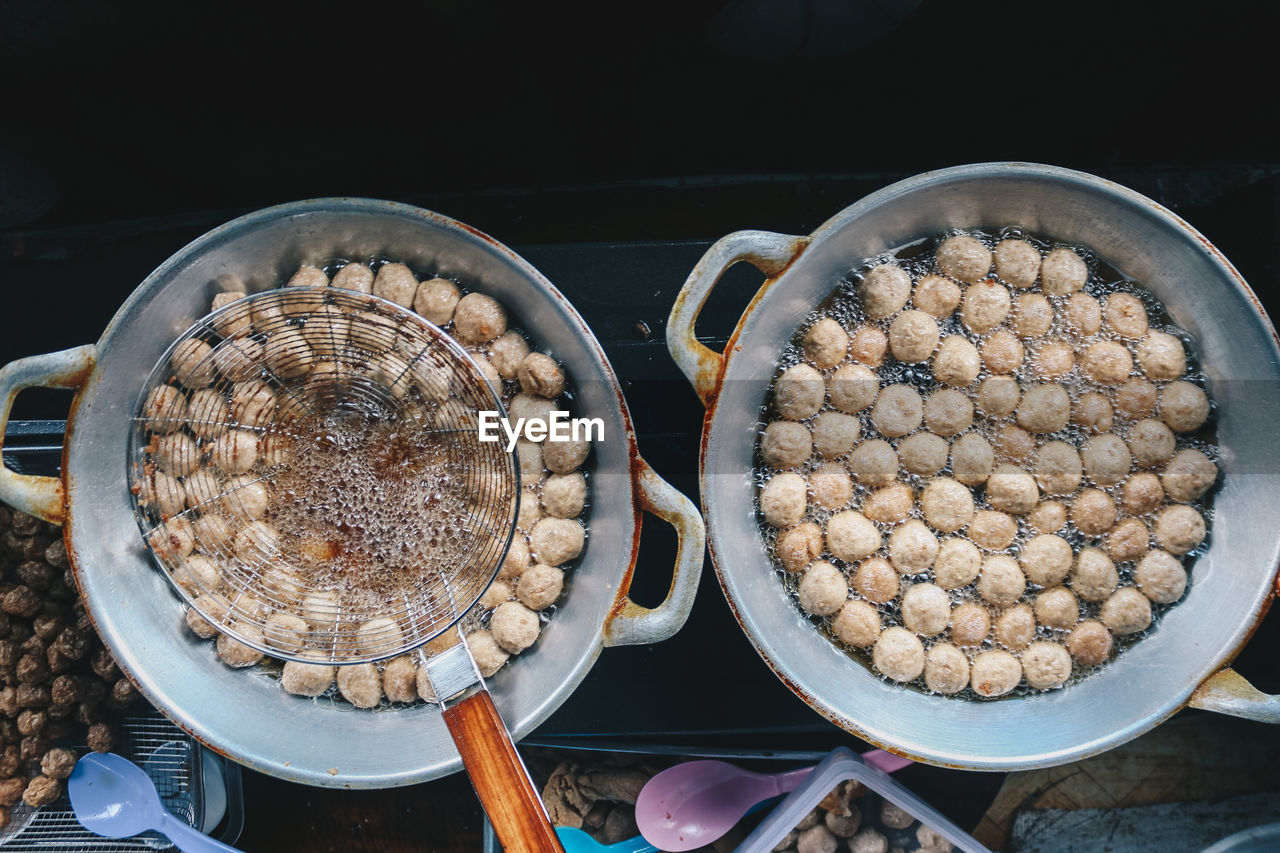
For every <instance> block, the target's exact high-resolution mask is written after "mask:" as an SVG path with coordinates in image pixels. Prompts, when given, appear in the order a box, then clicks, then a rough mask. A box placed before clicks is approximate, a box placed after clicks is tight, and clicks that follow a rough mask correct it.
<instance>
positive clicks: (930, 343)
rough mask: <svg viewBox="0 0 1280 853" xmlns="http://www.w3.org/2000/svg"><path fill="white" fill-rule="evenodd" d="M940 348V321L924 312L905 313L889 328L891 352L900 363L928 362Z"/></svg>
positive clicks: (910, 311)
mask: <svg viewBox="0 0 1280 853" xmlns="http://www.w3.org/2000/svg"><path fill="white" fill-rule="evenodd" d="M937 348H938V321H937V320H934V319H933V318H932V317H930V316H929V315H928V314H926V313H924V312H923V311H916V310H914V309H912V310H909V311H903V312H902V313H901V314H899V315H898V316H897V317H895V318H894V319H893V323H892V324H890V326H889V350H890V351H891V352H892V353H893V357H894V358H896V359H897V360H898V361H901V362H905V363H907V364H916V363H918V362H921V361H927V360H928V359H929V356H931V355H933V351H934V350H935V349H937Z"/></svg>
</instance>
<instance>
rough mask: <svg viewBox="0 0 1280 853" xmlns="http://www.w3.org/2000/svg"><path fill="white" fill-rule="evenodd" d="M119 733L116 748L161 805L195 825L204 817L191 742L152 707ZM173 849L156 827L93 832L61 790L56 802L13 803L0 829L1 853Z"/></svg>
mask: <svg viewBox="0 0 1280 853" xmlns="http://www.w3.org/2000/svg"><path fill="white" fill-rule="evenodd" d="M120 734H121V738H120V744H119V746H118V748H117V751H118V752H119V753H120V754H121V755H123V756H125V757H126V758H129V759H130V760H132V761H134V762H135V763H136V764H138V766H140V767H142V768H143V769H145V770H146V771H147V775H148V776H150V777H151V780H152V781H153V782H155V784H156V790H158V791H159V792H160V798H161V800H162V801H163V802H164V804H165V807H166V808H168V809H169V811H171V812H173V814H174V815H176V816H177V817H178V818H180V819H182V820H184V821H186V822H187V823H188V824H190V825H191V826H196V827H198V826H200V825H201V823H202V822H203V820H204V780H203V776H202V773H201V767H202V762H201V760H200V759H201V755H200V748H199V747H198V746H197V745H196V743H195V742H194V741H193V740H192V739H191V738H190V737H189V736H188V735H187V734H186V733H185V732H183V731H182V730H181V729H179V728H178V727H177V726H175V725H174V724H173V723H171V722H169V721H168V720H167V719H165V718H164V717H163V716H161V715H160V713H159V712H157V711H151V712H150V713H147V714H144V715H139V716H133V717H128V718H126V719H125V720H124V722H123V723H122V724H121V727H120ZM75 748H76V751H77V752H83V751H84V750H85V749H87V747H85V746H84V745H83V744H77V745H76V747H75ZM172 849H174V846H173V844H172V843H171V842H170V841H169V840H168V839H166V838H165V837H164V836H162V835H159V834H158V833H155V832H148V833H145V834H143V835H139V836H138V837H136V838H125V839H120V840H116V839H111V838H102V837H100V836H97V835H94V834H93V833H91V832H89V831H88V830H87V829H85V828H84V827H82V826H81V825H80V822H79V821H78V820H76V816H75V815H74V814H73V813H72V811H71V803H70V801H69V800H68V799H67V795H66V794H65V793H63V795H62V796H61V797H60V798H58V800H57V802H54V803H52V804H50V805H48V806H44V807H42V808H39V809H32V808H31V807H29V806H27V805H23V804H19V805H17V806H15V807H14V809H13V813H12V816H11V820H10V823H9V826H8V827H6V828H5V829H3V830H0V850H3V851H4V853H10V851H14V853H24V851H40V853H49V851H57V853H78V851H95V853H117V851H119V853H127V851H151V850H172Z"/></svg>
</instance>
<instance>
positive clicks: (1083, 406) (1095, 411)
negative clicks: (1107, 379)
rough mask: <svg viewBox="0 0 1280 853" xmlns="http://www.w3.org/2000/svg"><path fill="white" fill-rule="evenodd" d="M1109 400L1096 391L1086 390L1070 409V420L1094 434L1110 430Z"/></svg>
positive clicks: (1110, 412) (1110, 411)
mask: <svg viewBox="0 0 1280 853" xmlns="http://www.w3.org/2000/svg"><path fill="white" fill-rule="evenodd" d="M1112 414H1113V413H1112V410H1111V401H1110V400H1108V399H1107V397H1106V395H1104V394H1099V393H1098V392H1097V391H1086V392H1085V393H1083V394H1081V395H1080V398H1079V399H1078V400H1076V403H1075V405H1074V406H1073V407H1072V409H1071V422H1072V423H1074V424H1077V425H1079V426H1082V427H1084V428H1085V429H1086V430H1088V431H1089V432H1091V433H1094V434H1095V435H1098V434H1101V433H1105V432H1110V430H1111V423H1112Z"/></svg>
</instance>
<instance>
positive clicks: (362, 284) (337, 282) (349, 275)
mask: <svg viewBox="0 0 1280 853" xmlns="http://www.w3.org/2000/svg"><path fill="white" fill-rule="evenodd" d="M331 283H332V285H333V286H334V287H340V288H342V289H343V290H354V291H355V292H356V293H373V270H371V269H369V267H368V266H366V265H365V264H362V263H360V262H359V261H352V262H350V263H348V264H347V265H346V266H344V267H343V268H342V269H340V270H338V271H337V272H336V273H334V274H333V281H332V282H331ZM418 313H419V314H421V313H422V312H421V311H419V312H418Z"/></svg>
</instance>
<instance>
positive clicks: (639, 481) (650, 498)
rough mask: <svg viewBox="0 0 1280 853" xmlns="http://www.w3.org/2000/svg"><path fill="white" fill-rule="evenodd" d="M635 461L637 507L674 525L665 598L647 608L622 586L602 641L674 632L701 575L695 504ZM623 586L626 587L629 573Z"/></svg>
mask: <svg viewBox="0 0 1280 853" xmlns="http://www.w3.org/2000/svg"><path fill="white" fill-rule="evenodd" d="M636 467H637V472H636V486H635V489H636V501H637V503H639V504H640V508H641V509H643V510H644V511H645V512H649V513H653V514H654V515H656V516H657V517H658V518H661V519H662V520H663V521H665V522H667V523H668V524H670V525H671V526H672V527H674V528H675V529H676V565H675V571H674V572H672V575H671V587H670V589H668V590H667V597H666V599H665V600H663V602H662V603H661V604H659V605H658V606H657V607H654V608H652V609H650V608H648V607H641V606H640V605H639V604H636V603H635V602H634V601H632V600H631V599H630V598H627V597H626V593H627V591H628V590H627V589H624V590H623V591H622V597H621V599H620V602H621V604H620V606H617V607H615V608H614V610H613V612H612V613H611V614H610V616H609V618H608V619H606V620H605V626H604V644H605V645H606V646H637V645H646V644H648V643H657V642H661V641H662V640H665V639H667V638H668V637H670V636H672V635H673V634H675V632H676V631H679V630H680V628H681V626H682V625H684V623H685V620H686V619H688V618H689V611H690V610H692V609H693V598H694V596H695V595H696V594H697V592H698V580H699V579H700V578H701V577H702V558H703V549H704V548H705V547H706V543H707V529H706V526H705V525H704V524H703V522H702V515H701V514H699V512H698V508H697V507H696V506H694V505H693V501H691V500H689V499H688V498H687V497H685V496H684V495H682V494H681V493H680V492H678V491H676V489H675V488H674V487H673V486H672V485H671V484H670V483H668V482H667V481H666V480H664V479H662V478H661V477H659V476H658V474H657V472H655V471H654V470H653V469H652V468H650V467H649V463H648V462H645V461H644V460H643V459H640V458H639V457H636ZM632 559H633V560H634V559H635V558H634V557H633V558H632ZM633 568H634V566H633ZM627 586H628V588H629V587H630V575H628V579H627Z"/></svg>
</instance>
